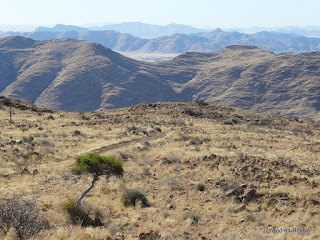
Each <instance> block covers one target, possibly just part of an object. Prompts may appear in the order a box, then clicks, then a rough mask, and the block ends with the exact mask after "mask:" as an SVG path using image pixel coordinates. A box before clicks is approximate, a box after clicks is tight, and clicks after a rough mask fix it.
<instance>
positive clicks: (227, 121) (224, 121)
mask: <svg viewBox="0 0 320 240" xmlns="http://www.w3.org/2000/svg"><path fill="white" fill-rule="evenodd" d="M221 124H222V125H233V124H234V122H233V121H231V120H223V121H222V122H221Z"/></svg>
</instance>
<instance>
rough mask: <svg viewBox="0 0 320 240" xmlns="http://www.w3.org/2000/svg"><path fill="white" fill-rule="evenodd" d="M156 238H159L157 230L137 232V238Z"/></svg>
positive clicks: (146, 239) (145, 239)
mask: <svg viewBox="0 0 320 240" xmlns="http://www.w3.org/2000/svg"><path fill="white" fill-rule="evenodd" d="M149 239H152V240H157V239H161V235H160V234H159V233H158V232H154V231H152V230H151V231H150V232H148V233H140V234H139V240H149Z"/></svg>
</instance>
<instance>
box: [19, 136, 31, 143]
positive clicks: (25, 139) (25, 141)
mask: <svg viewBox="0 0 320 240" xmlns="http://www.w3.org/2000/svg"><path fill="white" fill-rule="evenodd" d="M33 140H34V137H33V136H31V135H29V136H28V137H26V136H24V137H22V141H23V142H24V143H31V142H32V141H33Z"/></svg>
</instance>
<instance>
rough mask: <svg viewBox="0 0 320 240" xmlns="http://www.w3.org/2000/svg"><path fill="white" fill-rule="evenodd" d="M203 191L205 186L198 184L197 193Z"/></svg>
mask: <svg viewBox="0 0 320 240" xmlns="http://www.w3.org/2000/svg"><path fill="white" fill-rule="evenodd" d="M204 189H205V186H204V185H203V184H201V183H199V184H198V185H197V190H198V191H200V192H203V191H204Z"/></svg>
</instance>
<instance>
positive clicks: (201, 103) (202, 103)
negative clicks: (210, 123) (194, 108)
mask: <svg viewBox="0 0 320 240" xmlns="http://www.w3.org/2000/svg"><path fill="white" fill-rule="evenodd" d="M196 103H197V104H198V105H199V106H207V105H209V104H208V103H206V102H205V101H204V100H202V99H200V100H198V101H196Z"/></svg>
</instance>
